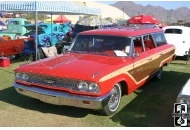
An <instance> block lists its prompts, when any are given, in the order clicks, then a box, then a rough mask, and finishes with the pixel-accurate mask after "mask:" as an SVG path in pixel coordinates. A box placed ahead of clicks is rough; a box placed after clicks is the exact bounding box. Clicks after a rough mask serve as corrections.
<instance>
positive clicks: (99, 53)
mask: <svg viewBox="0 0 190 130" xmlns="http://www.w3.org/2000/svg"><path fill="white" fill-rule="evenodd" d="M89 53H91V54H96V55H103V56H110V54H107V53H103V52H89Z"/></svg>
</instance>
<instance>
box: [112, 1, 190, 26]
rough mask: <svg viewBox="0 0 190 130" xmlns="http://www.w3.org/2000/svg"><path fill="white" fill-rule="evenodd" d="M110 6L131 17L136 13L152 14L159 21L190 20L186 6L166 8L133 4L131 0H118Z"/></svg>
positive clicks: (189, 11)
mask: <svg viewBox="0 0 190 130" xmlns="http://www.w3.org/2000/svg"><path fill="white" fill-rule="evenodd" d="M112 6H114V7H116V8H118V9H120V10H124V12H125V13H126V14H127V15H129V17H133V16H135V15H138V14H147V15H152V16H154V17H155V18H157V19H158V20H159V21H160V22H161V23H176V22H177V21H178V20H183V21H186V22H190V9H189V8H187V7H180V8H177V9H175V10H173V9H170V10H167V9H165V8H163V7H161V6H152V5H147V6H143V5H140V4H135V3H134V2H132V1H119V2H117V3H115V4H113V5H112Z"/></svg>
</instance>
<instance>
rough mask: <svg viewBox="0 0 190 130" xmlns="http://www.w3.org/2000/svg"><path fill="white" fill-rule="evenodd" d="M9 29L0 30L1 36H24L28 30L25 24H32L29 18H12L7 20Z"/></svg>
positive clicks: (15, 37)
mask: <svg viewBox="0 0 190 130" xmlns="http://www.w3.org/2000/svg"><path fill="white" fill-rule="evenodd" d="M7 23H8V24H7V29H6V30H4V31H0V36H1V37H2V36H9V37H10V38H11V39H17V36H23V35H24V34H25V33H26V32H27V30H26V28H25V27H24V26H22V25H25V24H30V22H29V21H28V20H27V19H24V18H10V19H8V20H7Z"/></svg>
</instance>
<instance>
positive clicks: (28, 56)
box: [19, 41, 36, 62]
mask: <svg viewBox="0 0 190 130" xmlns="http://www.w3.org/2000/svg"><path fill="white" fill-rule="evenodd" d="M35 54H36V50H35V43H34V41H27V42H26V41H25V42H24V50H23V51H22V52H21V53H20V54H19V55H20V56H21V58H22V59H23V60H25V61H26V62H29V61H33V56H34V55H35Z"/></svg>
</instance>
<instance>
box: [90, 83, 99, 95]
mask: <svg viewBox="0 0 190 130" xmlns="http://www.w3.org/2000/svg"><path fill="white" fill-rule="evenodd" d="M88 91H89V92H95V93H99V92H100V88H99V86H98V85H97V84H96V83H90V84H89V87H88Z"/></svg>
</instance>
